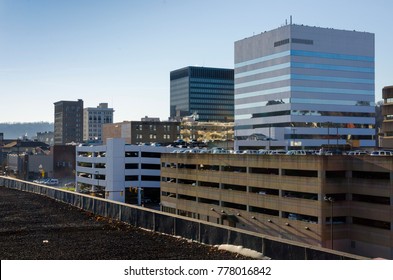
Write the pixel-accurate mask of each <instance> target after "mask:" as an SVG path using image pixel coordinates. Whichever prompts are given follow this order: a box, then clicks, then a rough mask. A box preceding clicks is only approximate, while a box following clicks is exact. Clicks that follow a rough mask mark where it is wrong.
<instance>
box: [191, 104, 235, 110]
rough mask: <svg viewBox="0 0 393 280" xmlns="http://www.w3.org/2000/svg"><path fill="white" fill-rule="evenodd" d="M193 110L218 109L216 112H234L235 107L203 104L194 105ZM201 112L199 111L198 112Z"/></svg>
mask: <svg viewBox="0 0 393 280" xmlns="http://www.w3.org/2000/svg"><path fill="white" fill-rule="evenodd" d="M192 109H216V110H219V109H221V110H232V111H233V109H234V106H233V105H218V104H215V105H203V104H196V103H194V104H192ZM198 111H199V110H198Z"/></svg>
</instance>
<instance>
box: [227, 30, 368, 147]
mask: <svg viewBox="0 0 393 280" xmlns="http://www.w3.org/2000/svg"><path fill="white" fill-rule="evenodd" d="M374 75H375V72H374V34H372V33H367V32H356V31H344V30H336V29H332V28H320V27H310V26H303V25H294V24H290V25H285V26H282V27H280V28H278V29H275V30H272V31H269V32H263V33H261V34H259V35H255V36H252V37H250V38H246V39H243V40H240V41H237V42H235V126H236V128H235V129H236V132H235V135H236V139H237V140H238V141H237V145H236V146H237V147H246V146H247V147H250V146H255V147H270V145H276V146H281V147H285V148H287V149H301V148H316V147H320V146H321V145H345V144H350V145H351V146H352V147H374V146H375V139H374V137H375V130H374V126H375V92H374V83H375V79H374ZM255 135H259V137H252V136H255ZM255 139H258V141H256V140H255ZM261 139H262V140H261ZM266 139H270V140H269V143H268V142H267V141H263V140H266ZM271 140H277V141H271Z"/></svg>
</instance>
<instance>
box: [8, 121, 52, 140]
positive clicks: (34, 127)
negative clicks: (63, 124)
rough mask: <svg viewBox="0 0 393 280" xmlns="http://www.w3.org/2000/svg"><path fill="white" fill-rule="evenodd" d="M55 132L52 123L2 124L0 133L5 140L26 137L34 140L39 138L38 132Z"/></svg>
mask: <svg viewBox="0 0 393 280" xmlns="http://www.w3.org/2000/svg"><path fill="white" fill-rule="evenodd" d="M53 130H54V124H53V123H50V122H31V123H0V133H1V132H2V133H3V134H4V139H16V138H21V137H24V136H27V138H28V139H32V138H35V137H36V136H37V132H45V131H53Z"/></svg>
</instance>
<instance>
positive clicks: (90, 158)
mask: <svg viewBox="0 0 393 280" xmlns="http://www.w3.org/2000/svg"><path fill="white" fill-rule="evenodd" d="M174 149H175V148H167V147H153V146H137V145H129V144H126V143H125V140H124V139H122V138H109V139H107V144H106V145H99V146H79V147H77V148H76V191H78V192H87V193H101V194H104V196H105V198H107V199H110V200H115V201H119V202H126V201H125V197H126V193H127V192H129V191H130V188H132V189H134V190H138V194H140V191H141V190H142V189H144V190H146V189H148V188H152V189H156V190H157V193H158V194H159V188H160V172H161V171H160V158H161V153H169V152H172V151H173V150H174ZM140 199H141V198H140V195H139V201H138V203H139V204H140V203H141V201H140Z"/></svg>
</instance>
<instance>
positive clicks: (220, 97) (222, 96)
mask: <svg viewBox="0 0 393 280" xmlns="http://www.w3.org/2000/svg"><path fill="white" fill-rule="evenodd" d="M190 98H198V99H202V98H204V99H207V100H212V101H214V100H228V101H230V102H232V104H233V103H234V100H233V94H229V95H227V94H219V95H214V96H212V95H211V94H194V93H191V94H190Z"/></svg>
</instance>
